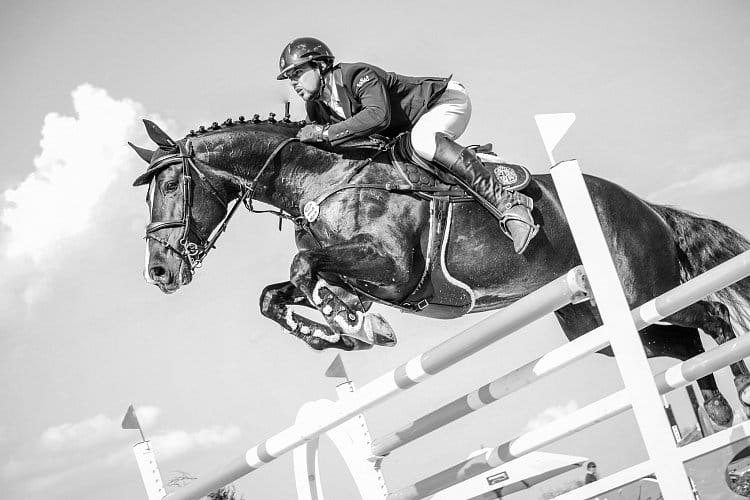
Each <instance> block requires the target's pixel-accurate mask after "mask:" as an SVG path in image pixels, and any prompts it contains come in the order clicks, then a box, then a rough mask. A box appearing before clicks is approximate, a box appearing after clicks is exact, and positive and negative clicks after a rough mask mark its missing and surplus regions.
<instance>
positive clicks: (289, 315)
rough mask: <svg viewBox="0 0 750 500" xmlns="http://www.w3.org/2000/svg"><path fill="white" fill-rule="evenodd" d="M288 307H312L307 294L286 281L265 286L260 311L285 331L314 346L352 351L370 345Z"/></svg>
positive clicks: (317, 348) (366, 347)
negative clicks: (342, 334)
mask: <svg viewBox="0 0 750 500" xmlns="http://www.w3.org/2000/svg"><path fill="white" fill-rule="evenodd" d="M289 306H305V307H312V308H315V306H313V305H312V304H311V303H310V301H309V300H308V299H307V297H305V295H304V294H303V293H301V292H300V291H299V289H298V288H297V287H296V286H294V285H293V284H292V283H291V282H289V281H284V282H282V283H274V284H273V285H268V286H267V287H266V288H264V289H263V292H262V293H261V294H260V312H261V313H262V314H263V316H265V317H267V318H269V319H271V320H273V321H275V322H276V323H278V324H279V325H281V326H282V327H283V328H284V330H285V331H286V332H288V333H291V334H292V335H294V336H295V337H297V338H299V339H302V340H303V341H304V342H305V343H306V344H307V345H309V346H310V347H312V348H313V349H316V350H322V349H330V348H336V349H343V350H345V351H353V350H358V349H369V348H370V347H372V346H371V345H370V344H369V343H366V342H362V341H360V340H357V339H353V338H350V337H343V336H341V335H340V334H339V333H337V332H335V331H333V330H332V329H331V328H330V327H328V326H327V325H322V324H320V323H318V322H316V321H312V320H310V319H308V318H306V317H304V316H302V315H300V314H297V313H296V312H294V311H292V310H291V309H290V308H289Z"/></svg>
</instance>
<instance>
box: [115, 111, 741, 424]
mask: <svg viewBox="0 0 750 500" xmlns="http://www.w3.org/2000/svg"><path fill="white" fill-rule="evenodd" d="M144 124H145V126H146V131H147V133H148V135H149V137H150V138H151V139H152V140H153V141H154V142H155V143H156V145H157V146H158V147H157V148H156V149H154V150H152V149H148V148H143V147H139V146H135V145H133V144H130V145H131V146H132V147H133V148H134V149H135V150H136V152H137V153H138V155H139V156H140V157H141V158H142V159H143V160H144V161H146V162H147V163H148V165H149V166H148V168H147V170H146V171H145V172H144V173H143V174H141V175H140V176H138V178H137V179H136V181H135V182H134V183H133V184H134V185H135V186H139V185H149V189H148V194H147V196H146V203H147V205H148V207H149V212H150V216H151V220H150V221H149V224H148V226H147V227H146V240H147V260H146V269H145V270H144V276H145V278H146V280H147V281H148V282H149V283H151V284H154V285H156V286H157V287H159V288H160V289H161V291H162V292H165V293H172V292H175V291H176V290H178V289H179V288H180V287H182V286H186V285H188V284H189V283H190V282H191V280H192V278H193V275H194V272H195V270H196V269H197V268H198V267H200V266H201V265H202V262H203V259H204V257H205V256H206V255H207V254H208V252H209V251H210V250H211V248H213V247H214V243H215V242H216V239H217V238H218V237H219V236H220V235H221V234H222V233H223V232H224V230H225V229H226V227H227V224H228V222H229V220H230V219H231V217H232V216H233V215H234V213H235V211H236V210H237V207H238V206H241V205H245V206H246V207H247V208H248V209H250V210H251V211H254V212H257V211H258V210H256V209H255V208H254V207H253V201H254V200H258V201H260V202H263V203H266V204H268V205H271V206H273V207H275V208H276V209H277V210H278V212H276V214H277V215H278V216H279V217H283V218H286V219H289V220H291V221H293V222H294V225H295V240H296V245H297V248H298V250H299V251H298V253H297V254H296V255H295V257H294V258H293V260H292V262H291V269H290V279H289V280H288V281H283V282H279V283H275V284H271V285H269V286H267V287H266V288H265V289H264V290H263V292H262V293H261V297H260V310H261V313H262V314H263V315H264V316H266V317H268V318H270V319H271V320H273V321H275V322H276V323H278V324H280V325H281V326H282V327H283V328H284V330H285V331H286V332H288V333H291V334H292V335H294V336H296V337H298V338H300V339H302V340H303V341H304V342H305V343H306V344H307V345H308V346H310V347H312V348H313V349H317V350H320V349H328V348H338V349H343V350H357V349H367V348H371V347H372V346H373V345H379V346H383V345H385V346H389V345H393V344H395V342H396V338H395V334H394V332H393V330H392V329H391V327H390V326H389V325H388V323H387V321H386V320H385V319H384V318H383V317H382V316H380V315H378V314H374V313H371V312H369V308H370V306H371V305H372V304H373V303H374V302H378V303H382V304H386V305H388V306H392V307H396V308H398V309H400V310H402V311H408V312H410V313H413V314H419V315H423V316H427V317H434V318H442V319H450V318H456V317H459V316H463V315H465V314H468V313H475V312H481V311H488V310H492V309H498V308H502V307H505V306H507V305H509V304H511V303H513V302H514V301H516V300H518V299H519V298H521V297H523V296H525V295H527V294H529V293H531V292H533V291H535V290H536V289H538V288H539V287H541V286H542V285H545V284H546V283H548V282H550V281H552V280H553V279H555V278H557V277H559V276H561V275H563V274H564V273H566V272H567V271H568V270H570V269H572V268H573V267H575V266H577V265H579V264H580V263H581V261H580V257H579V255H578V252H577V249H576V246H575V244H574V241H573V238H572V235H571V233H570V229H569V227H568V224H567V221H566V219H565V215H564V213H563V210H562V208H561V205H560V201H559V198H558V196H557V193H556V191H555V188H554V185H553V182H552V179H551V176H550V175H533V176H532V179H531V182H530V183H529V184H528V186H526V187H525V188H524V189H523V192H524V193H525V194H527V195H528V196H530V197H531V198H532V199H533V201H534V209H533V216H534V219H535V221H536V222H537V223H539V225H540V230H539V233H538V234H537V236H536V237H535V238H534V240H533V241H532V242H531V243H530V245H529V247H528V248H527V250H526V251H525V252H524V253H523V254H522V255H518V254H516V253H515V252H514V251H513V246H512V243H511V241H510V240H509V239H507V238H506V237H505V236H504V235H503V234H502V233H501V230H500V228H499V227H498V224H497V221H496V219H495V218H494V217H493V216H491V215H490V214H489V213H488V212H487V211H486V210H484V209H483V208H482V207H481V206H480V205H479V204H478V203H476V202H475V201H474V200H471V199H468V198H466V197H463V198H461V197H459V198H457V199H455V200H452V199H451V198H450V197H449V196H443V195H445V193H446V192H445V191H441V190H439V189H435V190H433V191H434V192H432V193H429V192H428V193H425V192H421V191H420V190H419V189H409V185H412V184H409V183H406V184H405V183H404V176H403V175H400V174H399V173H398V172H397V168H396V164H397V160H396V159H395V157H393V156H392V155H388V154H386V151H385V149H386V148H384V147H377V148H374V149H373V148H368V147H357V145H353V146H352V147H337V148H333V147H325V146H323V147H321V146H319V145H312V144H307V143H302V142H300V141H299V140H297V139H296V138H295V136H296V134H297V132H298V131H299V129H300V128H301V126H302V125H304V122H291V121H289V120H288V118H286V119H285V120H276V119H275V118H274V117H273V116H270V117H269V119H267V120H260V119H259V118H258V115H255V117H254V118H253V119H252V120H245V119H244V118H243V117H240V118H239V119H238V120H236V121H233V120H232V119H227V120H226V121H225V122H224V123H223V124H221V125H219V124H218V123H216V122H214V124H213V125H212V126H210V127H208V128H205V127H200V129H199V131H198V132H195V131H193V130H191V131H190V133H189V134H188V135H186V136H185V137H184V138H183V139H181V140H177V141H175V140H173V139H172V138H170V137H169V136H168V135H167V134H166V133H165V132H164V131H163V130H161V129H160V128H159V127H158V126H157V125H156V124H154V123H153V122H150V121H148V120H144ZM360 146H362V145H360ZM402 167H403V165H402ZM412 173H413V172H412ZM410 175H411V174H410ZM425 175H426V174H425V173H424V172H422V173H419V174H417V175H416V176H417V177H418V178H421V179H422V180H425V179H424V176H425ZM427 177H428V178H429V177H430V176H427ZM428 180H429V179H428ZM585 182H586V185H587V187H588V189H589V191H590V193H591V198H592V200H593V203H594V206H595V208H596V212H597V214H598V217H599V220H600V222H601V225H602V229H603V231H604V234H605V237H606V239H607V242H608V245H609V249H610V251H611V253H612V256H613V260H614V262H615V265H616V268H617V271H618V273H619V276H620V280H621V282H622V285H623V288H624V290H625V294H626V297H627V300H628V303H629V305H630V307H631V308H634V307H637V306H639V305H641V304H643V303H645V302H647V301H649V300H651V299H652V298H654V297H655V296H657V295H659V294H662V293H664V292H666V291H668V290H670V289H672V288H674V287H675V286H677V285H679V284H681V283H683V282H685V281H687V280H689V279H690V278H692V277H694V276H697V275H698V274H700V273H702V272H704V271H706V270H708V269H710V268H712V267H714V266H716V265H717V264H719V263H721V262H723V261H725V260H728V259H729V258H731V257H733V256H735V255H738V254H739V253H741V252H743V251H745V250H747V249H748V248H750V242H748V240H746V239H745V238H744V237H743V236H742V235H740V234H739V233H737V232H736V231H734V230H733V229H731V228H729V227H728V226H726V225H724V224H722V223H720V222H717V221H715V220H711V219H707V218H702V217H699V216H697V215H694V214H691V213H688V212H685V211H682V210H679V209H676V208H673V207H668V206H662V205H657V204H653V203H649V202H646V201H645V200H643V199H641V198H639V197H637V196H636V195H634V194H632V193H631V192H629V191H627V190H626V189H624V188H622V187H620V186H618V185H616V184H614V183H612V182H609V181H607V180H604V179H601V178H598V177H594V176H590V175H587V176H585ZM412 187H413V185H412ZM428 191H429V190H428ZM448 192H452V191H450V189H449V191H448ZM453 194H455V193H453ZM454 201H455V202H454ZM232 203H233V204H232ZM230 204H232V206H231V209H230ZM749 299H750V278H746V279H744V280H741V281H738V282H737V283H735V284H734V285H732V286H731V287H727V288H725V289H724V290H721V291H719V292H717V293H715V294H712V295H711V296H709V297H707V298H705V299H704V300H701V301H699V302H696V303H695V304H693V305H691V306H689V307H686V308H685V309H683V310H681V311H679V312H677V313H675V314H672V315H671V316H669V317H667V318H665V319H664V323H662V324H655V325H651V326H649V327H646V328H644V329H643V330H641V331H640V332H639V333H640V336H641V340H642V341H643V345H644V349H645V352H646V354H647V356H648V357H656V356H668V357H673V358H677V359H679V360H685V359H688V358H690V357H693V356H695V355H697V354H700V353H701V352H703V347H702V345H701V341H700V338H699V332H698V329H702V330H703V331H704V332H705V333H706V334H708V335H709V336H710V337H712V338H713V339H714V340H715V341H716V342H717V343H718V344H721V343H723V342H725V341H726V340H729V339H732V338H734V337H735V331H734V328H733V325H732V322H735V324H737V325H739V327H741V328H743V329H744V330H745V331H746V330H747V327H748V324H750V315H749V314H748V306H749V305H750V302H749ZM290 306H306V307H310V308H313V309H316V310H317V311H319V312H320V314H321V315H322V317H323V318H324V320H325V321H324V322H317V321H313V320H311V319H309V318H307V317H305V316H303V315H301V314H298V312H297V311H296V308H295V310H293V309H292V308H290ZM555 314H556V316H557V319H558V321H559V323H560V325H561V327H562V329H563V331H564V333H565V335H566V336H567V338H568V339H570V340H572V339H575V338H577V337H579V336H581V335H583V334H585V333H586V332H588V331H590V330H592V329H593V328H595V327H597V326H599V325H600V324H601V317H600V316H599V313H598V311H597V309H596V306H595V305H594V304H592V303H591V301H585V302H581V303H574V304H570V305H567V306H565V307H563V308H561V309H560V310H558V311H557V312H556V313H555ZM600 353H602V354H605V355H609V356H611V355H613V353H612V351H611V349H610V348H606V349H603V350H602V351H600ZM731 371H732V374H733V376H734V381H735V385H736V389H737V391H738V395H739V399H740V401H741V403H742V408H743V410H744V413H745V414H746V415H750V372H748V369H747V366H746V365H745V363H744V361H740V362H738V363H735V364H733V365H731ZM699 387H700V389H701V393H702V396H703V398H704V408H705V410H706V412H707V413H708V415H709V417H710V418H711V420H712V421H713V422H714V423H715V424H716V425H717V426H726V425H728V424H730V423H731V422H732V419H733V410H732V408H731V406H730V405H729V403H728V402H727V400H726V399H725V398H724V397H723V396H722V395H721V393H720V392H719V390H718V388H717V385H716V381H715V379H714V377H713V376H708V377H705V378H703V379H701V380H700V381H699Z"/></svg>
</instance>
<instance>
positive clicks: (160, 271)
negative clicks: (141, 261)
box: [150, 266, 167, 279]
mask: <svg viewBox="0 0 750 500" xmlns="http://www.w3.org/2000/svg"><path fill="white" fill-rule="evenodd" d="M150 274H151V278H153V279H157V278H161V277H162V276H164V275H165V274H167V270H166V269H164V268H163V267H162V266H153V267H151V270H150Z"/></svg>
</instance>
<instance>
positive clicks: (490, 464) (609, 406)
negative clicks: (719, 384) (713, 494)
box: [386, 335, 750, 500]
mask: <svg viewBox="0 0 750 500" xmlns="http://www.w3.org/2000/svg"><path fill="white" fill-rule="evenodd" d="M748 356H750V335H743V336H741V337H737V338H734V339H732V340H730V341H728V342H726V343H724V344H721V345H720V346H718V347H715V348H714V349H712V350H710V351H708V352H704V353H703V354H699V355H698V356H695V357H693V358H690V359H688V360H686V361H683V362H681V363H678V364H676V365H674V366H672V367H670V368H668V369H666V370H665V371H663V372H661V373H659V374H657V375H656V376H655V378H654V383H655V385H656V388H657V390H658V392H659V393H660V394H665V393H667V392H669V391H672V390H674V389H678V388H680V387H684V386H686V385H687V384H689V383H691V382H693V381H695V380H697V379H699V378H701V377H705V376H706V375H708V374H710V373H713V372H715V371H716V370H719V369H721V368H724V367H726V366H727V365H730V364H732V363H736V362H737V361H739V360H741V359H743V358H745V357H748ZM630 408H631V402H630V398H629V396H628V390H627V389H622V390H620V391H618V392H615V393H613V394H610V395H609V396H606V397H604V398H602V399H600V400H599V401H596V402H594V403H591V404H589V405H588V406H585V407H583V408H581V409H579V410H577V411H575V412H573V413H570V414H568V415H566V416H564V417H561V418H559V419H557V420H555V421H554V422H551V423H549V424H547V425H544V426H542V427H540V428H538V429H535V430H533V431H530V432H527V433H525V434H522V435H521V436H518V437H516V438H515V439H512V440H510V441H507V442H505V443H503V444H501V445H500V446H498V447H496V448H495V449H494V450H492V451H490V452H488V453H486V454H483V455H480V456H477V457H474V458H471V459H469V460H465V461H463V462H460V463H458V464H456V465H454V466H452V467H449V468H447V469H445V470H443V471H441V472H438V473H436V474H434V475H432V476H430V477H428V478H425V479H423V480H421V481H419V482H417V483H414V484H412V485H410V486H407V487H405V488H402V489H400V490H398V491H395V492H393V493H391V494H389V495H388V496H387V497H386V498H387V500H416V499H420V498H425V497H427V496H429V495H432V494H434V493H436V492H438V491H440V490H443V489H445V488H448V487H450V486H453V485H454V484H457V483H459V482H461V481H465V480H466V479H469V478H471V477H474V476H476V475H478V474H481V473H483V472H485V471H487V470H489V469H492V468H494V467H498V466H500V465H502V464H505V463H507V462H509V461H511V460H514V459H516V458H519V457H522V456H524V455H526V454H527V453H530V452H532V451H535V450H538V449H539V448H541V447H543V446H546V445H548V444H550V443H553V442H555V441H558V440H559V439H562V438H564V437H566V436H569V435H571V434H573V433H576V432H578V431H580V430H583V429H585V428H587V427H590V426H592V425H594V424H596V423H598V422H601V421H603V420H606V419H608V418H610V417H613V416H615V415H618V414H620V413H623V412H624V411H626V410H628V409H630ZM650 472H654V471H653V469H651V470H649V471H647V472H646V473H645V474H649V473H650ZM645 474H644V475H645Z"/></svg>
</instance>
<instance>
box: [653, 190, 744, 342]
mask: <svg viewBox="0 0 750 500" xmlns="http://www.w3.org/2000/svg"><path fill="white" fill-rule="evenodd" d="M649 205H650V206H651V208H653V209H654V210H656V212H657V213H658V214H659V215H660V216H661V217H662V218H663V219H664V220H665V221H666V223H667V224H668V225H669V227H670V228H672V233H673V235H674V241H675V243H676V245H677V248H678V254H679V259H680V273H681V275H682V276H681V277H682V281H683V282H684V281H687V280H689V279H691V278H694V277H695V276H698V275H699V274H701V273H704V272H706V271H708V270H709V269H711V268H712V267H715V266H717V265H719V264H721V263H722V262H725V261H727V260H729V259H731V258H732V257H734V256H736V255H739V254H741V253H742V252H744V251H746V250H750V241H748V240H746V239H745V238H744V237H743V236H742V235H741V234H740V233H738V232H737V231H735V230H734V229H732V228H730V227H729V226H726V225H724V224H722V223H721V222H718V221H715V220H713V219H706V218H703V217H700V216H698V215H695V214H692V213H689V212H686V211H683V210H678V209H676V208H673V207H668V206H664V205H655V204H649ZM709 297H711V298H712V299H713V300H717V301H719V302H722V303H723V304H724V305H726V306H727V307H728V308H729V314H730V316H731V317H732V319H733V320H734V321H735V322H736V323H737V325H738V326H739V327H740V328H742V330H744V331H746V332H747V331H748V330H750V277H748V278H745V279H742V280H740V281H738V282H737V283H735V284H733V285H731V286H729V287H726V288H724V289H722V290H719V291H718V292H716V293H713V294H711V295H710V296H709Z"/></svg>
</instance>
